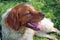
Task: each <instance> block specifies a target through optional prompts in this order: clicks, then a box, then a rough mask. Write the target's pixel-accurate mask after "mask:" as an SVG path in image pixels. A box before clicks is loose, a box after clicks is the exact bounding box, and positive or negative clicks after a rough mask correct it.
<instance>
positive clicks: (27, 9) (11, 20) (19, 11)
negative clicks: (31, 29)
mask: <svg viewBox="0 0 60 40" xmlns="http://www.w3.org/2000/svg"><path fill="white" fill-rule="evenodd" d="M43 18H44V14H43V13H41V12H38V11H36V9H35V8H34V7H33V6H31V5H28V4H21V5H18V6H16V7H14V8H13V9H12V10H11V11H10V12H9V14H8V16H7V18H6V20H5V23H6V24H7V25H8V26H9V27H10V28H12V29H14V30H19V29H20V28H21V27H22V26H25V25H26V24H27V23H32V22H34V23H38V22H39V21H41V20H42V19H43Z"/></svg>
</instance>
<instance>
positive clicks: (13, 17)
mask: <svg viewBox="0 0 60 40" xmlns="http://www.w3.org/2000/svg"><path fill="white" fill-rule="evenodd" d="M19 20H20V19H19V18H18V13H17V11H16V10H15V9H12V10H11V11H10V12H9V14H8V16H7V18H6V19H5V23H6V25H7V27H10V28H12V29H14V30H19V28H20V26H21V22H20V21H19Z"/></svg>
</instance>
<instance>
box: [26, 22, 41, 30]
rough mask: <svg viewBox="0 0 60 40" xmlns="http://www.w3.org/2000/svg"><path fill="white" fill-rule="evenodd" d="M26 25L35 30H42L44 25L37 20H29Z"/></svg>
mask: <svg viewBox="0 0 60 40" xmlns="http://www.w3.org/2000/svg"><path fill="white" fill-rule="evenodd" d="M26 27H28V28H31V29H33V30H36V31H38V30H42V25H41V24H39V23H37V22H28V23H27V25H26Z"/></svg>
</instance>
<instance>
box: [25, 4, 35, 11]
mask: <svg viewBox="0 0 60 40" xmlns="http://www.w3.org/2000/svg"><path fill="white" fill-rule="evenodd" d="M24 6H27V7H29V8H30V9H32V11H36V10H35V8H34V7H33V6H32V5H29V4H24Z"/></svg>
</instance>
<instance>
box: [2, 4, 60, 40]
mask: <svg viewBox="0 0 60 40" xmlns="http://www.w3.org/2000/svg"><path fill="white" fill-rule="evenodd" d="M53 26H54V24H53V22H52V21H51V20H49V19H47V18H44V14H43V13H41V12H38V11H36V9H35V8H34V7H33V6H31V5H28V4H21V5H18V6H16V7H14V8H9V9H8V10H7V11H6V12H5V13H4V14H3V15H2V40H33V36H34V35H37V36H39V37H46V38H49V39H52V40H57V39H56V38H55V37H52V36H50V35H48V34H47V33H48V32H52V31H53V32H57V33H58V34H60V31H59V30H57V29H56V28H54V27H53Z"/></svg>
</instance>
